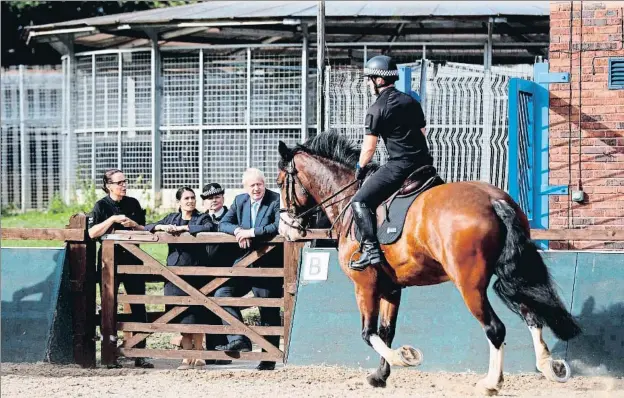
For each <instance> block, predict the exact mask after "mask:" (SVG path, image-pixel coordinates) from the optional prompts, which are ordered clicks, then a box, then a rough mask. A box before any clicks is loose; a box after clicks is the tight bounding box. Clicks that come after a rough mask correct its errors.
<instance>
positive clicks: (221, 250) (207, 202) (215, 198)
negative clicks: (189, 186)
mask: <svg viewBox="0 0 624 398" xmlns="http://www.w3.org/2000/svg"><path fill="white" fill-rule="evenodd" d="M224 195H225V189H223V188H222V187H221V185H219V184H217V183H216V182H213V183H210V184H206V185H205V186H204V189H203V190H202V193H201V195H200V196H201V198H202V199H203V200H204V209H206V214H208V215H209V216H210V218H211V219H212V222H213V223H214V224H216V225H217V226H218V225H219V223H220V222H221V220H222V219H223V217H224V216H225V214H226V213H227V211H228V208H227V206H224V205H223V202H224ZM206 251H207V253H208V256H207V261H206V263H207V264H208V265H210V266H213V267H230V266H232V265H233V264H234V261H236V259H237V258H238V257H240V253H241V250H240V248H239V247H238V244H236V243H209V244H207V245H206ZM234 281H235V279H232V280H231V282H230V284H233V283H234ZM227 343H228V341H227V338H226V336H225V335H215V334H213V335H209V334H207V335H206V350H210V351H211V350H214V349H215V347H216V346H219V345H225V344H227ZM206 363H207V364H214V365H227V364H230V363H232V361H230V360H214V361H206Z"/></svg>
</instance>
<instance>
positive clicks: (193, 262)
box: [145, 187, 217, 370]
mask: <svg viewBox="0 0 624 398" xmlns="http://www.w3.org/2000/svg"><path fill="white" fill-rule="evenodd" d="M176 200H177V202H178V205H179V208H178V211H177V212H175V213H171V214H169V215H167V216H166V217H165V218H163V219H162V220H160V221H158V222H156V223H154V224H148V225H146V226H145V230H146V231H150V232H158V231H162V232H167V233H170V234H179V233H182V232H189V233H191V234H197V233H199V232H216V231H217V226H216V224H214V223H213V222H212V219H211V218H210V216H209V215H207V214H202V213H200V212H199V211H198V210H197V208H196V205H197V200H196V198H195V192H194V191H193V190H192V189H191V188H189V187H183V188H180V189H178V191H177V192H176ZM167 265H168V266H200V265H207V264H206V246H205V245H199V244H188V243H187V244H183V243H175V244H173V243H172V244H169V253H168V254H167ZM184 280H186V281H187V282H188V283H190V284H191V285H192V286H193V287H195V288H197V289H199V288H201V287H202V286H204V285H205V284H206V283H208V281H209V279H208V278H205V277H185V278H184ZM165 296H188V294H186V293H185V292H184V291H182V290H181V289H180V288H178V287H177V286H176V285H174V284H173V283H171V282H166V283H165ZM172 308H173V306H170V305H167V306H166V311H169V310H171V309H172ZM211 315H212V313H211V312H210V311H208V310H207V309H206V308H205V307H203V306H197V305H192V306H190V308H189V309H187V310H186V311H184V312H183V313H182V314H180V315H179V316H178V317H177V318H175V319H174V320H173V322H172V323H183V324H206V323H209V319H210V318H211ZM203 339H204V335H203V334H202V333H182V341H181V346H182V349H184V350H193V349H195V350H203ZM204 365H206V362H205V361H203V360H201V359H189V358H184V359H183V360H182V364H181V365H180V366H179V367H178V369H179V370H185V369H190V368H202V367H203V366H204Z"/></svg>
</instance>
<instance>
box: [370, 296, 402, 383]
mask: <svg viewBox="0 0 624 398" xmlns="http://www.w3.org/2000/svg"><path fill="white" fill-rule="evenodd" d="M400 303H401V289H396V290H395V291H393V292H391V293H389V294H386V295H385V296H384V297H382V298H381V305H380V314H381V324H380V325H379V337H380V338H381V340H382V341H383V342H384V343H385V344H386V345H387V346H388V347H391V346H392V340H393V339H394V332H395V329H396V320H397V314H398V312H399V304H400ZM388 376H390V364H389V363H388V361H386V359H385V358H384V357H381V360H380V362H379V367H378V368H377V370H375V371H374V372H373V373H371V374H370V375H368V377H367V378H366V380H368V383H369V384H370V385H371V386H373V387H385V386H386V380H388Z"/></svg>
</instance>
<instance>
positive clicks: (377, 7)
mask: <svg viewBox="0 0 624 398" xmlns="http://www.w3.org/2000/svg"><path fill="white" fill-rule="evenodd" d="M317 4H318V3H317V2H316V1H206V2H201V3H196V4H188V5H183V6H178V7H170V8H160V9H153V10H147V11H139V12H133V13H123V14H114V15H107V16H102V17H95V18H87V19H79V20H73V21H66V22H60V23H54V24H48V25H38V26H30V27H28V28H29V29H30V30H32V31H38V30H48V29H58V28H70V27H81V26H96V27H97V26H110V25H122V24H166V23H173V22H192V21H195V22H197V21H215V20H254V19H265V18H315V17H316V14H317ZM549 12H550V5H549V2H548V1H533V2H531V1H465V2H464V1H461V2H440V1H326V2H325V15H326V17H328V18H341V17H352V18H353V17H356V18H357V17H371V18H375V17H402V18H410V17H412V18H418V17H427V16H430V17H454V18H456V17H461V16H466V17H480V16H548V15H549Z"/></svg>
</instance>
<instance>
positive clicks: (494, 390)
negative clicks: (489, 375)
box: [475, 379, 500, 397]
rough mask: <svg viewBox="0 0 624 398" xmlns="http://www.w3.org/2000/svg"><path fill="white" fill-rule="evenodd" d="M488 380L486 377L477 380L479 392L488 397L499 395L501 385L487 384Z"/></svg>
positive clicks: (476, 387)
mask: <svg viewBox="0 0 624 398" xmlns="http://www.w3.org/2000/svg"><path fill="white" fill-rule="evenodd" d="M487 384H488V383H487V380H486V379H481V380H479V381H478V382H477V385H476V386H475V389H476V390H477V393H478V394H480V395H485V396H488V397H491V396H494V395H498V390H499V389H500V387H499V386H488V385H487Z"/></svg>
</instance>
